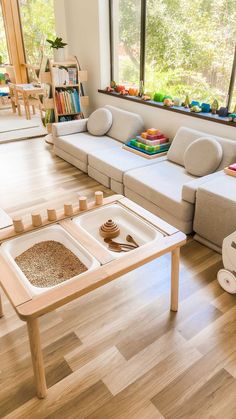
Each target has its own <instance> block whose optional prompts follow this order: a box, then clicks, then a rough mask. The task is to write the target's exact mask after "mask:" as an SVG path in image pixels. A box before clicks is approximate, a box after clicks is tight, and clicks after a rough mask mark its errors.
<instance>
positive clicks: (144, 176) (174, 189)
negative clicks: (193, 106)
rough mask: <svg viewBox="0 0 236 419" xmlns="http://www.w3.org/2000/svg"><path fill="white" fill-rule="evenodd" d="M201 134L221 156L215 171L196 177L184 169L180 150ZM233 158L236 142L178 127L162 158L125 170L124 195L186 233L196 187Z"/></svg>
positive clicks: (215, 174) (235, 151) (192, 213)
mask: <svg viewBox="0 0 236 419" xmlns="http://www.w3.org/2000/svg"><path fill="white" fill-rule="evenodd" d="M201 137H204V138H214V139H215V140H217V141H218V142H219V143H220V145H221V147H222V150H223V157H222V160H221V163H220V165H219V166H218V168H217V171H216V172H215V173H212V174H209V175H207V176H204V177H196V176H192V175H190V174H189V173H188V172H187V171H186V170H185V167H184V153H185V150H186V149H187V147H188V146H189V144H191V143H192V142H193V141H195V140H196V139H198V138H201ZM202 158H203V159H204V156H202ZM234 161H236V141H232V140H228V139H225V138H221V137H215V136H214V137H213V136H210V135H208V134H205V133H203V132H200V131H195V130H192V129H190V128H185V127H182V128H180V129H179V130H178V132H177V133H176V135H175V137H174V139H173V141H172V144H171V147H170V149H169V151H168V153H167V156H166V160H164V161H162V162H160V163H157V164H156V165H152V166H151V167H146V168H145V170H144V169H143V170H140V169H136V170H132V171H130V172H127V173H125V175H124V186H125V195H126V196H127V197H128V198H130V199H133V200H134V201H135V202H137V203H138V204H140V205H142V206H143V207H144V208H146V209H148V210H150V211H152V212H153V213H154V214H156V215H158V216H159V217H161V218H163V219H164V220H166V221H167V222H169V223H170V224H173V225H174V226H175V227H177V228H179V229H180V230H182V231H184V232H185V233H186V234H188V233H191V232H192V231H193V217H194V209H195V201H196V192H197V190H198V188H199V187H200V186H201V185H203V184H204V183H205V182H209V181H210V180H211V179H213V178H215V177H218V176H219V172H218V171H220V170H222V169H223V168H224V167H225V166H227V165H229V164H230V163H232V162H234Z"/></svg>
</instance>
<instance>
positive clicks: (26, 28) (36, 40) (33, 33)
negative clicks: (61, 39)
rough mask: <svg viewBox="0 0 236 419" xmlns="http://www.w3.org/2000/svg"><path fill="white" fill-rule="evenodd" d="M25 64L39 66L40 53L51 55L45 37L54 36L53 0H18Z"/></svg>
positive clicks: (50, 37)
mask: <svg viewBox="0 0 236 419" xmlns="http://www.w3.org/2000/svg"><path fill="white" fill-rule="evenodd" d="M18 1H19V10H20V17H21V26H22V33H23V40H24V47H25V56H26V61H27V64H30V65H33V66H39V65H40V62H41V57H42V54H44V55H46V56H48V57H51V56H52V51H51V49H50V48H49V46H48V44H47V42H46V39H47V38H49V39H52V38H54V37H55V36H56V30H55V15H54V1H53V0H18Z"/></svg>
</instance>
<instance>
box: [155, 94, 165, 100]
mask: <svg viewBox="0 0 236 419" xmlns="http://www.w3.org/2000/svg"><path fill="white" fill-rule="evenodd" d="M164 97H165V95H164V93H161V92H155V93H154V96H153V100H154V102H163V100H164Z"/></svg>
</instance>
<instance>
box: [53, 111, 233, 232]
mask: <svg viewBox="0 0 236 419" xmlns="http://www.w3.org/2000/svg"><path fill="white" fill-rule="evenodd" d="M104 109H105V110H104ZM156 125H157V126H158V123H157V124H156ZM142 130H143V121H142V119H141V117H140V116H139V115H137V114H134V113H131V112H126V111H124V110H121V109H119V108H115V107H112V106H106V107H105V108H101V109H99V110H97V111H95V113H93V114H92V115H91V116H90V117H89V118H88V119H85V120H80V121H72V122H66V123H59V124H54V125H53V137H54V144H55V145H54V150H55V153H56V154H57V155H58V156H60V157H62V158H63V159H65V160H66V161H68V162H69V163H71V164H73V165H75V166H76V167H78V168H79V169H81V170H83V171H84V172H88V174H89V176H91V177H92V178H94V179H96V180H97V181H98V182H100V183H102V184H103V185H105V186H106V187H109V188H111V189H112V190H113V191H114V192H117V193H122V194H124V195H126V196H127V197H128V198H130V199H132V200H133V201H135V202H137V203H138V204H141V205H142V206H143V207H144V208H146V209H148V210H150V211H152V212H153V213H154V214H156V215H158V216H160V217H161V218H163V219H164V220H166V221H167V222H169V223H170V224H173V225H174V226H175V227H177V228H179V229H180V230H182V231H183V232H185V233H187V234H188V233H191V232H192V230H193V218H194V209H195V201H196V191H197V189H198V188H199V186H200V185H202V184H204V183H205V182H206V181H209V180H211V179H212V178H213V177H215V176H218V175H219V173H218V171H220V170H222V169H223V168H224V167H225V166H227V165H228V164H230V163H232V162H234V161H236V141H232V140H229V139H225V138H221V137H215V136H214V137H213V136H211V135H209V134H206V133H203V132H200V131H195V130H192V129H189V128H186V127H182V128H180V129H179V130H178V132H177V133H176V135H175V137H174V139H173V141H172V144H171V147H170V149H169V151H168V153H167V155H166V156H164V157H163V156H162V157H158V158H156V159H152V160H148V159H146V158H144V157H141V156H138V155H135V154H133V153H131V152H129V151H127V150H124V149H123V148H122V146H123V143H124V142H126V141H127V140H128V139H130V138H132V137H135V136H136V135H137V134H139V133H140V132H141V131H142Z"/></svg>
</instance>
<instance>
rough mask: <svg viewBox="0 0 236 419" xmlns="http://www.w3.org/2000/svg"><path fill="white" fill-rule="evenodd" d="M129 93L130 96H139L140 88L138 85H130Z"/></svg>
mask: <svg viewBox="0 0 236 419" xmlns="http://www.w3.org/2000/svg"><path fill="white" fill-rule="evenodd" d="M129 95H130V96H138V95H139V91H138V88H137V87H136V86H132V87H130V88H129Z"/></svg>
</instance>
